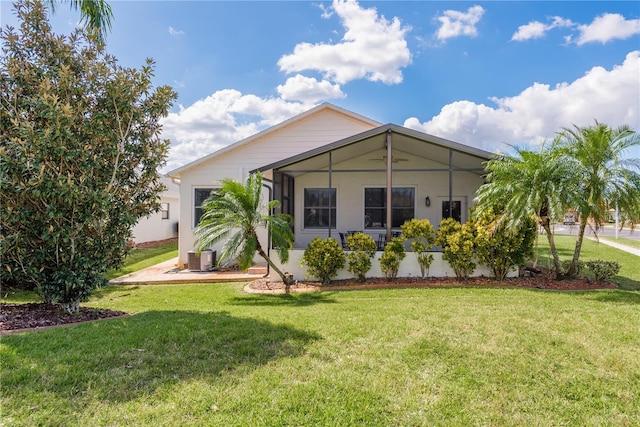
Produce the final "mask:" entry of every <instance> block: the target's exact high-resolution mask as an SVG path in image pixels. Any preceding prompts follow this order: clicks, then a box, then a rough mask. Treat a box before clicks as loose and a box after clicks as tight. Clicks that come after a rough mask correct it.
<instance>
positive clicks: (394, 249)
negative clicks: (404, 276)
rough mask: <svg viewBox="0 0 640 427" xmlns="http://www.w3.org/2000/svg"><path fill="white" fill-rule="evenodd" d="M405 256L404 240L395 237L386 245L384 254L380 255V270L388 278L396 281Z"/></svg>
mask: <svg viewBox="0 0 640 427" xmlns="http://www.w3.org/2000/svg"><path fill="white" fill-rule="evenodd" d="M405 256H406V251H405V249H404V239H402V238H400V237H394V238H393V239H391V241H390V242H388V243H387V244H386V245H385V247H384V252H383V253H382V255H380V270H382V272H383V273H384V275H385V276H386V277H387V278H390V279H395V278H396V277H397V276H398V270H399V269H400V263H401V262H402V260H403V259H404V257H405Z"/></svg>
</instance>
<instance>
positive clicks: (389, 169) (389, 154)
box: [387, 129, 393, 242]
mask: <svg viewBox="0 0 640 427" xmlns="http://www.w3.org/2000/svg"><path fill="white" fill-rule="evenodd" d="M392 148H393V147H392V144H391V129H389V130H388V131H387V242H389V241H391V191H392V189H393V182H392V165H393V157H392V153H393V150H392Z"/></svg>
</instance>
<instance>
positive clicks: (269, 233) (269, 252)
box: [262, 180, 276, 277]
mask: <svg viewBox="0 0 640 427" xmlns="http://www.w3.org/2000/svg"><path fill="white" fill-rule="evenodd" d="M273 185H276V183H275V180H274V181H273ZM262 186H263V187H266V188H267V190H268V191H269V202H271V201H272V200H273V188H271V187H269V186H268V185H267V184H265V183H264V182H263V183H262ZM268 214H269V215H273V212H268ZM267 256H268V257H271V227H269V228H267ZM270 273H271V271H270V267H269V263H267V274H265V275H264V276H262V277H269V274H270Z"/></svg>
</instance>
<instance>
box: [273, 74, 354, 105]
mask: <svg viewBox="0 0 640 427" xmlns="http://www.w3.org/2000/svg"><path fill="white" fill-rule="evenodd" d="M277 90H278V93H279V94H280V97H281V98H282V99H284V100H287V101H301V102H304V103H306V104H313V103H316V102H320V101H325V100H328V99H337V98H344V97H346V95H345V94H344V93H343V92H342V90H340V85H338V84H332V83H331V82H329V81H327V80H322V81H318V80H316V79H314V78H312V77H305V76H302V75H300V74H296V76H295V77H290V78H288V79H287V81H286V83H285V84H284V85H279V86H278V87H277Z"/></svg>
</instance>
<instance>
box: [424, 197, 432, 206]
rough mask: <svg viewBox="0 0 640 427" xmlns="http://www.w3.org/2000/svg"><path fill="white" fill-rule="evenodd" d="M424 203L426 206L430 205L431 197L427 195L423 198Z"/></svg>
mask: <svg viewBox="0 0 640 427" xmlns="http://www.w3.org/2000/svg"><path fill="white" fill-rule="evenodd" d="M424 205H425V206H427V207H429V206H431V199H430V198H429V196H427V197H426V199H424Z"/></svg>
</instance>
